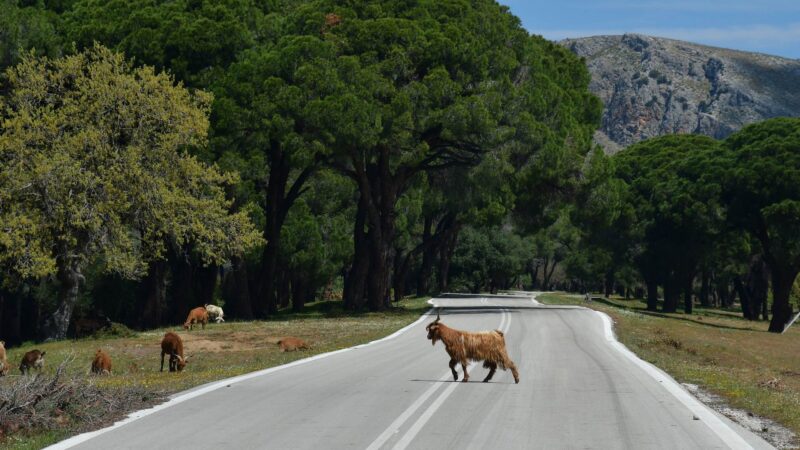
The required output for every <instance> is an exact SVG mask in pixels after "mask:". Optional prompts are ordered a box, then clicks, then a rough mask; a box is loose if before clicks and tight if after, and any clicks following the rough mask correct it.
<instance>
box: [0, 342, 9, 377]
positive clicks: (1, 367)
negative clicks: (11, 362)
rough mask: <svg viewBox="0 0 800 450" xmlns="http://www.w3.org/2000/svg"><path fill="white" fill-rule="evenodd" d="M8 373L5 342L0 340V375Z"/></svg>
mask: <svg viewBox="0 0 800 450" xmlns="http://www.w3.org/2000/svg"><path fill="white" fill-rule="evenodd" d="M7 373H8V359H6V343H5V341H0V377H4V376H6V374H7Z"/></svg>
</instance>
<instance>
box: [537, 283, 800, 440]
mask: <svg viewBox="0 0 800 450" xmlns="http://www.w3.org/2000/svg"><path fill="white" fill-rule="evenodd" d="M537 299H538V300H539V301H541V302H542V303H545V304H570V305H581V306H586V307H589V308H592V309H596V310H598V311H603V312H605V313H607V314H608V315H609V316H611V318H612V319H613V320H614V331H615V333H616V335H617V338H618V339H619V340H620V342H622V343H623V344H625V345H626V346H627V347H628V348H629V349H631V350H632V351H633V352H634V353H636V354H637V355H638V356H639V357H640V358H642V359H644V360H645V361H648V362H650V363H652V364H655V365H656V366H658V367H660V368H661V369H663V370H664V371H666V372H667V373H669V374H670V375H672V376H673V377H674V378H675V379H676V380H678V381H679V382H682V383H692V384H696V385H698V386H700V387H702V388H704V389H706V390H708V391H710V392H712V393H714V394H717V395H720V396H721V397H723V398H724V399H725V400H726V401H727V402H728V404H730V405H731V406H733V407H735V408H740V409H743V410H745V411H749V412H752V413H754V414H757V415H760V416H763V417H767V418H770V419H772V420H775V421H776V422H778V423H780V424H782V425H783V426H785V427H787V428H788V429H790V430H791V431H793V432H794V433H795V434H796V435H798V436H800V327H797V326H795V327H792V328H790V329H789V330H788V331H787V332H786V333H785V334H783V335H779V334H774V333H769V332H767V328H768V323H767V322H754V321H748V320H745V319H743V318H742V317H741V314H739V313H737V312H735V311H725V310H718V309H705V308H695V310H694V312H693V314H691V315H687V314H683V313H680V312H679V313H671V314H665V313H661V312H651V311H647V307H646V304H645V303H644V302H643V301H641V300H624V299H620V298H613V297H612V298H611V299H609V300H606V299H602V300H599V301H598V300H594V301H591V302H588V303H585V302H584V301H583V296H579V295H571V294H561V293H555V294H542V295H539V296H538V297H537ZM796 444H798V442H795V445H796Z"/></svg>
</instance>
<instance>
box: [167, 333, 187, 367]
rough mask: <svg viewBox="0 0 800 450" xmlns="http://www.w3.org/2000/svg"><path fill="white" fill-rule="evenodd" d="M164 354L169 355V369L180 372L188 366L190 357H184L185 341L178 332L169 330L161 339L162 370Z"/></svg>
mask: <svg viewBox="0 0 800 450" xmlns="http://www.w3.org/2000/svg"><path fill="white" fill-rule="evenodd" d="M164 355H169V371H170V372H175V371H177V372H180V371H181V370H183V368H184V367H186V362H187V360H188V359H189V357H188V356H187V357H185V358H184V357H183V341H182V340H181V337H180V336H178V335H177V334H175V333H173V332H171V331H168V332H167V333H166V334H165V335H164V339H162V340H161V371H162V372H163V371H164Z"/></svg>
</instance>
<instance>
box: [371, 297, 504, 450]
mask: <svg viewBox="0 0 800 450" xmlns="http://www.w3.org/2000/svg"><path fill="white" fill-rule="evenodd" d="M481 303H487V299H486V298H484V299H482V300H481ZM492 305H494V303H492ZM495 306H496V305H495ZM502 311H503V313H502V316H501V319H500V326H499V327H498V329H499V330H500V331H502V332H503V333H504V334H505V333H508V329H509V328H510V327H511V314H510V313H509V312H508V310H507V309H502ZM477 365H478V363H476V362H473V363H472V364H470V365H469V366H468V367H467V371H470V372H471V371H472V370H473V369H474V368H475V367H476V366H477ZM459 384H461V383H452V384H450V386H448V387H447V389H445V390H444V391H443V392H442V393H441V394H439V397H437V398H436V400H434V401H433V403H431V405H430V406H429V407H428V409H426V410H425V412H423V413H422V415H421V416H420V417H419V419H417V421H416V422H414V424H413V425H411V427H410V428H409V429H408V431H406V434H405V435H403V437H402V438H401V439H400V440H399V441H398V442H397V443H396V444H395V445H394V447H392V450H405V448H406V447H408V445H409V444H410V443H411V441H413V440H414V438H415V437H416V436H417V434H418V433H419V432H420V430H422V428H423V427H424V426H425V424H427V423H428V420H430V418H431V417H433V415H434V414H435V413H436V411H437V410H438V409H439V407H440V406H442V404H443V403H444V402H445V400H447V397H449V396H450V394H452V393H453V391H454V390H455V389H456V387H457V386H458V385H459ZM370 448H372V446H370Z"/></svg>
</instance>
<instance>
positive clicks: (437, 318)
mask: <svg viewBox="0 0 800 450" xmlns="http://www.w3.org/2000/svg"><path fill="white" fill-rule="evenodd" d="M438 321H439V308H437V309H436V322H438Z"/></svg>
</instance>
